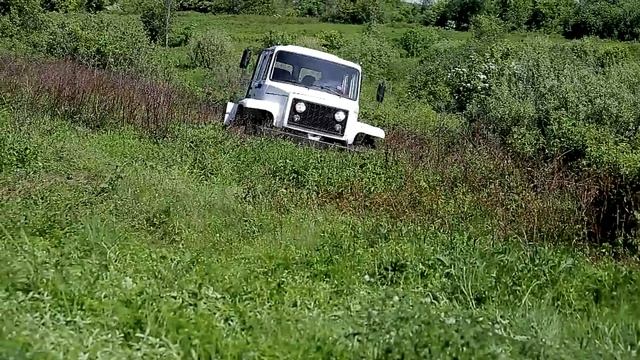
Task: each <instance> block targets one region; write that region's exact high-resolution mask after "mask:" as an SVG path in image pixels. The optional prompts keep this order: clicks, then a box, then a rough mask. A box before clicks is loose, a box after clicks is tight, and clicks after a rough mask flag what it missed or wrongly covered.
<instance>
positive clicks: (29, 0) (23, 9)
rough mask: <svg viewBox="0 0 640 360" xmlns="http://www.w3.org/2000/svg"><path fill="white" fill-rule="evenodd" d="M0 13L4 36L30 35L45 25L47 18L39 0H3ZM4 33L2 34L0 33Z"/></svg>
mask: <svg viewBox="0 0 640 360" xmlns="http://www.w3.org/2000/svg"><path fill="white" fill-rule="evenodd" d="M0 15H2V19H3V22H4V25H3V27H4V30H2V31H3V33H4V36H14V35H19V36H25V37H26V36H29V35H30V34H32V33H34V32H36V31H40V30H42V29H43V28H44V27H45V25H46V24H45V18H44V16H43V12H42V8H41V7H40V3H39V2H38V1H37V0H9V1H7V0H3V2H2V4H0ZM0 35H2V34H0Z"/></svg>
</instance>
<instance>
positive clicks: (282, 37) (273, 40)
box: [260, 30, 295, 48]
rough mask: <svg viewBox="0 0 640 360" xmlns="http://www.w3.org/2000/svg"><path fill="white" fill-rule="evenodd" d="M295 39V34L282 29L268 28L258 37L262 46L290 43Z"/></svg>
mask: <svg viewBox="0 0 640 360" xmlns="http://www.w3.org/2000/svg"><path fill="white" fill-rule="evenodd" d="M294 41H295V36H294V35H292V34H289V33H286V32H283V31H277V30H269V31H268V32H267V33H265V34H264V35H263V36H262V38H260V44H261V46H262V47H263V48H268V47H271V46H275V45H290V44H292V43H293V42H294Z"/></svg>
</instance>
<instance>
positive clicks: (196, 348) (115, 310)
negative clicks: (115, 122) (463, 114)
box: [0, 112, 640, 358]
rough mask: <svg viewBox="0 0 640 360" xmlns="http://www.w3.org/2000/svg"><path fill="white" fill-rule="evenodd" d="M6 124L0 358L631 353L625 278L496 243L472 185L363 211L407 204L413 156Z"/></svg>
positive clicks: (545, 250)
mask: <svg viewBox="0 0 640 360" xmlns="http://www.w3.org/2000/svg"><path fill="white" fill-rule="evenodd" d="M1 127H2V132H1V134H2V135H1V137H0V139H1V140H2V141H1V142H0V144H2V147H3V148H2V149H3V154H7V153H9V154H30V155H29V156H25V157H21V158H18V157H15V158H12V159H13V160H9V161H6V162H4V163H3V167H2V172H0V200H1V201H0V214H2V216H1V217H0V218H1V220H0V225H1V227H0V239H1V242H0V249H1V251H0V261H1V262H2V263H3V264H4V265H3V267H2V270H1V271H0V297H1V298H2V301H1V302H0V304H1V305H0V310H1V313H2V314H3V316H2V318H1V320H0V339H3V340H2V346H0V349H1V350H0V352H1V354H2V357H3V358H10V357H12V356H13V357H16V358H25V357H26V358H33V357H36V358H70V357H80V356H89V357H95V358H122V357H142V356H145V357H162V358H210V357H220V358H236V357H250V358H253V357H261V358H283V357H285V358H326V357H339V358H347V357H349V358H350V357H367V358H396V357H405V358H418V357H436V358H451V357H459V358H470V357H474V358H475V357H500V356H506V357H509V358H530V357H553V358H565V357H580V358H585V357H593V356H595V357H605V358H633V357H634V356H636V354H637V351H638V341H639V339H638V336H639V335H638V334H639V333H640V328H638V322H637V319H638V311H639V310H640V309H639V307H638V305H639V303H638V298H637V296H636V295H637V292H638V272H637V270H636V269H635V266H627V265H624V264H622V263H616V262H612V261H611V260H609V259H607V258H604V259H602V260H601V261H598V262H595V263H594V262H592V261H591V260H590V259H588V258H586V257H585V255H583V254H581V253H580V252H579V251H576V250H575V249H569V248H565V247H563V246H560V247H556V246H550V245H548V244H545V243H541V242H537V243H536V242H531V240H533V239H531V238H525V237H524V234H523V235H519V234H518V233H517V232H512V233H510V234H505V235H504V236H498V235H497V234H499V231H498V228H497V227H496V224H495V223H494V222H492V221H491V217H492V216H491V214H490V213H488V212H487V211H486V209H485V208H483V206H482V204H481V203H480V202H478V201H477V199H476V198H474V197H473V193H472V192H468V191H466V190H465V189H464V187H463V186H461V187H460V188H458V189H454V190H453V191H451V192H449V193H447V194H446V197H445V196H444V194H443V196H442V197H437V196H432V197H431V198H425V199H424V200H425V201H426V202H425V206H426V205H427V204H429V203H431V204H440V205H439V207H438V208H437V211H436V210H434V212H433V213H432V215H431V216H430V217H426V218H412V217H410V216H407V217H396V216H393V213H394V212H392V211H391V210H392V208H387V211H380V210H379V209H380V208H379V207H374V206H373V204H357V202H358V201H363V199H366V198H367V197H368V196H370V195H371V194H375V193H376V192H377V191H378V189H380V191H383V192H384V193H386V194H387V196H388V197H390V198H394V197H399V198H402V197H403V196H405V193H406V192H409V191H410V190H409V189H406V186H403V185H402V184H403V181H404V180H403V178H405V176H407V175H406V174H404V173H403V171H404V170H403V167H404V166H405V165H404V164H406V161H408V160H404V159H401V158H396V159H393V160H388V161H389V163H388V164H387V165H385V160H384V156H383V154H375V153H374V154H371V155H364V156H359V155H356V156H353V155H349V154H346V153H340V152H320V151H317V150H313V149H310V148H300V147H297V146H295V145H293V144H291V143H289V142H287V141H281V140H266V139H253V138H248V139H240V138H238V137H236V136H235V135H233V134H230V133H228V132H225V131H224V130H223V129H221V127H219V126H217V125H212V126H206V127H185V126H178V127H175V128H174V129H173V130H172V134H173V135H172V136H171V137H170V138H166V139H164V140H151V139H149V138H145V137H140V136H139V134H138V132H137V131H135V130H133V129H129V130H127V129H126V128H125V129H122V130H119V131H108V130H105V131H98V132H96V131H88V130H87V129H86V128H84V127H82V126H78V125H72V124H71V123H69V122H66V121H60V120H59V119H56V118H50V117H42V116H31V115H25V114H21V115H20V116H14V115H12V114H10V113H7V112H4V113H3V115H2V120H1ZM449 171H450V169H438V168H432V169H431V173H430V175H429V176H431V177H432V179H431V180H432V181H438V179H441V178H442V177H443V176H446V172H449ZM316 175H317V176H318V178H313V179H312V178H310V176H316ZM393 179H396V180H393ZM428 180H429V179H428V178H427V179H424V181H428ZM323 181H325V182H327V183H326V184H327V185H322V184H323ZM378 181H380V182H379V183H378ZM394 182H396V183H397V184H398V186H399V187H394V185H393V184H394ZM358 184H361V185H362V186H365V187H366V188H365V189H363V193H362V196H364V198H362V197H360V198H351V199H349V198H343V199H342V201H337V202H334V201H323V200H322V198H321V197H319V196H317V195H314V196H308V195H310V194H315V192H316V191H320V193H323V192H324V193H326V192H327V191H329V189H334V190H335V191H338V190H339V189H340V187H343V188H348V187H355V186H358ZM323 186H326V187H327V188H324V189H323ZM378 186H381V188H377V187H378ZM430 193H431V194H432V195H437V191H435V193H434V192H430ZM520 201H521V199H518V198H513V199H510V200H509V202H510V203H511V204H512V205H513V206H517V205H518V204H519V203H520ZM369 205H370V206H369ZM382 209H383V210H384V209H385V208H384V206H383V207H382ZM514 211H515V210H514ZM507 216H508V214H507ZM505 220H506V221H509V219H508V218H507V219H505Z"/></svg>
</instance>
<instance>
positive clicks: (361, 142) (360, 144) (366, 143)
mask: <svg viewBox="0 0 640 360" xmlns="http://www.w3.org/2000/svg"><path fill="white" fill-rule="evenodd" d="M353 146H354V147H355V148H356V149H358V150H369V149H371V150H374V149H376V147H377V144H376V139H375V138H374V137H373V136H369V135H366V134H362V133H360V134H358V135H356V138H355V139H354V141H353Z"/></svg>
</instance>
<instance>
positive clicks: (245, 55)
mask: <svg viewBox="0 0 640 360" xmlns="http://www.w3.org/2000/svg"><path fill="white" fill-rule="evenodd" d="M250 60H251V50H250V49H244V51H243V52H242V59H240V68H241V69H246V68H247V66H249V61H250Z"/></svg>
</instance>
